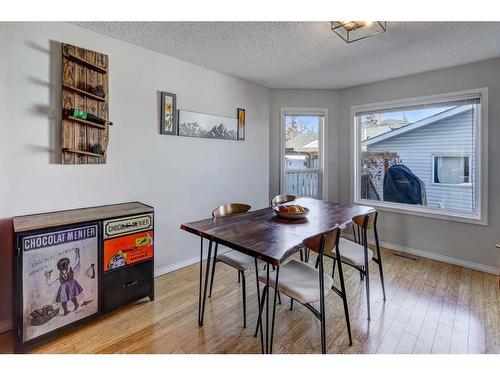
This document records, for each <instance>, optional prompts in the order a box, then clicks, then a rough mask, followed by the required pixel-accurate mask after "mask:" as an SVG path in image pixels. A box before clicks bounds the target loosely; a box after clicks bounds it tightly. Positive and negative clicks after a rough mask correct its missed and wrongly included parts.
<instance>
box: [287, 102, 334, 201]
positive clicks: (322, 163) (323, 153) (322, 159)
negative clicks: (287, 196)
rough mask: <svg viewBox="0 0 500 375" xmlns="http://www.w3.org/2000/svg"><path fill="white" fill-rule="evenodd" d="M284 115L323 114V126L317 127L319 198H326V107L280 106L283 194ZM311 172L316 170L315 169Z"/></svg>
mask: <svg viewBox="0 0 500 375" xmlns="http://www.w3.org/2000/svg"><path fill="white" fill-rule="evenodd" d="M285 115H311V116H323V117H324V120H323V126H322V127H321V129H319V138H320V140H321V142H320V145H319V146H320V167H319V172H320V177H321V197H320V198H321V199H322V200H324V201H326V200H328V169H327V165H328V163H327V160H328V148H327V147H326V142H327V139H328V138H327V137H328V109H327V108H295V107H294V108H289V107H282V108H281V113H280V163H279V167H280V194H284V192H283V189H284V181H285V168H284V165H283V162H284V160H285V137H284V129H285ZM310 171H311V172H314V171H318V170H316V169H314V170H310Z"/></svg>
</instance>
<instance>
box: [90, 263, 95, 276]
mask: <svg viewBox="0 0 500 375" xmlns="http://www.w3.org/2000/svg"><path fill="white" fill-rule="evenodd" d="M90 267H92V277H91V279H95V263H92V264H91V265H90Z"/></svg>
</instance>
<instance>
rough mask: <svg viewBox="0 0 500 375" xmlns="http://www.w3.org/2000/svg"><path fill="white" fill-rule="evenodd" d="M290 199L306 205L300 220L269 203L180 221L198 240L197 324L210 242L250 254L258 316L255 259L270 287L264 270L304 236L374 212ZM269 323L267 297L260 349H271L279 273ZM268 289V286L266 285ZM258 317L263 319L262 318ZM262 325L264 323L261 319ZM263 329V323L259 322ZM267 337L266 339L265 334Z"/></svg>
mask: <svg viewBox="0 0 500 375" xmlns="http://www.w3.org/2000/svg"><path fill="white" fill-rule="evenodd" d="M289 204H299V205H301V206H304V207H306V208H307V209H308V210H309V213H308V215H307V216H306V217H305V218H303V219H286V218H282V217H280V216H278V215H276V213H275V212H274V210H273V208H272V207H266V208H262V209H258V210H255V211H249V212H246V213H241V214H237V215H232V216H226V217H215V218H209V219H204V220H199V221H194V222H190V223H185V224H182V225H181V229H182V230H184V231H187V232H189V233H192V234H194V235H197V236H199V237H200V238H201V240H200V272H199V293H198V325H199V326H202V325H203V320H204V313H205V304H206V295H207V284H208V277H209V274H210V263H211V262H210V259H211V256H212V245H213V243H218V244H220V245H224V246H227V247H228V248H230V249H232V250H236V251H240V252H242V253H245V254H247V255H250V256H252V257H253V258H254V259H255V272H256V283H257V303H258V304H259V319H262V316H261V315H262V313H263V311H261V309H260V288H259V278H258V272H259V271H258V267H257V265H258V263H257V260H260V261H262V262H264V263H265V264H266V267H265V272H266V273H267V275H266V286H267V287H268V288H269V286H270V285H269V282H270V281H269V269H270V268H271V267H272V268H276V269H278V271H279V267H280V265H281V264H283V263H284V262H285V261H286V260H287V258H288V257H290V256H291V255H292V254H294V253H295V252H297V251H298V249H299V247H298V245H301V244H302V242H303V241H304V239H306V238H308V237H312V236H314V235H318V234H320V233H323V232H325V231H327V230H330V229H332V228H335V227H337V226H338V227H340V228H343V227H346V226H348V225H350V224H351V223H352V218H353V217H354V216H357V215H364V214H367V213H369V212H371V211H373V210H374V209H373V207H368V206H363V205H354V204H339V203H333V202H326V201H322V200H318V199H313V198H298V199H297V200H295V201H294V202H290V203H289ZM204 239H205V240H208V254H207V261H206V266H205V272H203V240H204ZM275 283H276V285H275V286H274V287H273V288H274V291H275V292H274V305H273V311H272V314H273V319H272V321H273V325H272V327H271V335H270V336H269V318H270V311H269V300H270V298H267V299H266V302H267V303H266V306H265V333H266V334H265V337H264V333H263V331H264V330H263V329H261V330H260V341H261V350H262V353H272V345H273V344H272V337H273V331H274V315H275V310H276V290H277V286H278V285H277V284H278V277H276V280H275ZM268 290H269V289H268ZM262 322H264V320H263V319H262ZM263 324H264V323H263ZM262 328H264V325H263V326H262ZM269 337H271V340H270V339H269Z"/></svg>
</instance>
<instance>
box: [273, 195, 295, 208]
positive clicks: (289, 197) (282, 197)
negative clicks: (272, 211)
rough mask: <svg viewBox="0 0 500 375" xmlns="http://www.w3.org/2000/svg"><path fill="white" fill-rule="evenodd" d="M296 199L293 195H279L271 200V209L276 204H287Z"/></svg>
mask: <svg viewBox="0 0 500 375" xmlns="http://www.w3.org/2000/svg"><path fill="white" fill-rule="evenodd" d="M296 198H297V197H296V196H295V195H288V194H280V195H277V196H275V197H274V198H273V199H271V207H274V206H277V205H278V204H283V203H287V202H292V201H294V200H295V199H296Z"/></svg>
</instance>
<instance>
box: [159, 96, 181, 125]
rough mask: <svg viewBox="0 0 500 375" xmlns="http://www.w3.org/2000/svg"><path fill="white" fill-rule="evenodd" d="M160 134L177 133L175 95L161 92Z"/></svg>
mask: <svg viewBox="0 0 500 375" xmlns="http://www.w3.org/2000/svg"><path fill="white" fill-rule="evenodd" d="M160 108H161V111H160V134H167V135H177V105H176V95H175V94H172V93H169V92H164V91H162V92H161V104H160Z"/></svg>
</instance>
